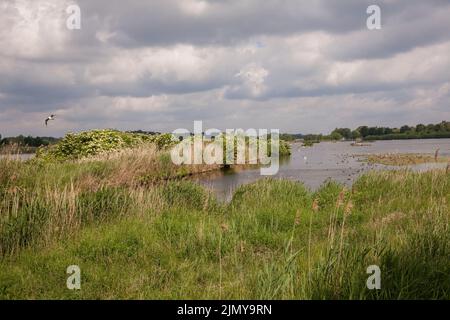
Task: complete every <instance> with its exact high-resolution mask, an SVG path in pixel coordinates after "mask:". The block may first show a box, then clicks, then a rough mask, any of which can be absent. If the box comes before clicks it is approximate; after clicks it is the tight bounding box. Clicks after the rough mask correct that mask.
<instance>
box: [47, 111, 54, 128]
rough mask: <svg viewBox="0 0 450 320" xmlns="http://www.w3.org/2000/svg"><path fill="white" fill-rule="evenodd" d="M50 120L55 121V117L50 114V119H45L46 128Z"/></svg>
mask: <svg viewBox="0 0 450 320" xmlns="http://www.w3.org/2000/svg"><path fill="white" fill-rule="evenodd" d="M50 120H55V115H54V114H52V115H51V116H50V117H48V118H47V119H45V126H47V124H48V122H49V121H50Z"/></svg>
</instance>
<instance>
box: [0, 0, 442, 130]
mask: <svg viewBox="0 0 450 320" xmlns="http://www.w3.org/2000/svg"><path fill="white" fill-rule="evenodd" d="M73 4H76V5H78V6H79V8H80V10H81V11H80V12H81V28H80V29H73V30H71V29H69V28H67V19H68V18H69V17H70V15H71V13H70V12H69V13H67V11H66V9H67V7H68V6H70V5H73ZM373 4H375V5H378V6H379V7H380V9H381V29H378V30H377V29H376V30H369V29H368V28H367V25H366V21H367V18H368V17H369V15H370V14H368V13H367V12H366V10H367V8H368V6H369V5H373ZM449 17H450V0H428V1H423V0H383V1H377V0H370V1H366V0H328V1H326V0H308V1H300V0H264V1H261V0H209V1H206V0H182V1H181V0H180V1H175V0H150V1H137V0H127V1H123V0H78V1H68V0H48V1H44V0H33V1H31V0H0V134H1V135H3V136H13V135H18V134H25V135H41V136H63V135H64V134H66V133H67V132H79V131H83V130H90V129H94V128H115V129H119V130H138V129H142V130H148V131H160V132H171V131H173V130H175V129H178V128H186V129H188V130H191V131H192V130H193V122H194V121H195V120H201V121H203V128H204V129H205V130H206V129H208V128H218V129H220V130H224V129H233V128H234V129H236V128H243V129H249V128H255V129H259V128H261V129H262V128H266V129H280V130H281V132H289V133H319V132H321V133H329V132H330V131H332V130H333V129H334V128H336V127H350V128H356V127H357V126H360V125H369V126H391V127H399V126H401V125H403V124H409V125H415V124H418V123H425V124H428V123H438V122H440V121H442V120H450V19H449ZM50 114H55V115H56V117H55V120H54V121H52V122H50V123H49V125H48V127H46V126H45V125H44V119H45V118H46V117H47V116H49V115H50Z"/></svg>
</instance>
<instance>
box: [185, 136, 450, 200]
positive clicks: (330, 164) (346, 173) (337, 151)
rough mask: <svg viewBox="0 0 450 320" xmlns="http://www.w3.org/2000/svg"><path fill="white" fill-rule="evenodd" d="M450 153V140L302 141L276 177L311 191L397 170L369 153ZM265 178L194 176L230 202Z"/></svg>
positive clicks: (255, 173)
mask: <svg viewBox="0 0 450 320" xmlns="http://www.w3.org/2000/svg"><path fill="white" fill-rule="evenodd" d="M438 148H439V149H440V151H439V155H440V156H450V139H423V140H390V141H375V142H371V143H370V145H369V146H358V147H357V146H351V143H350V142H348V141H346V142H321V143H318V144H314V145H313V146H312V147H302V145H301V143H293V144H291V151H292V155H291V157H288V158H285V159H281V160H280V169H279V171H278V174H276V175H275V176H273V177H274V178H283V179H290V180H295V181H301V182H303V183H304V184H305V186H306V187H308V188H309V189H311V190H315V189H317V188H318V187H320V186H321V185H322V184H323V183H324V182H325V181H326V180H327V179H332V180H335V181H337V182H340V183H343V184H345V185H348V186H350V185H351V184H352V183H353V181H354V180H355V179H356V178H357V177H358V176H360V175H361V174H363V173H364V172H366V171H368V170H380V169H398V168H399V167H393V166H384V165H379V164H373V165H371V164H368V163H366V162H363V161H362V160H363V159H364V156H362V155H366V154H384V153H429V154H433V155H434V153H435V151H436V149H438ZM446 165H447V164H446V163H427V164H419V165H413V166H407V167H408V168H410V169H412V170H416V171H424V170H429V169H431V168H445V167H446ZM261 178H264V176H261V175H260V170H259V169H247V170H233V169H228V170H222V171H219V172H212V173H206V174H202V175H199V176H196V177H194V178H193V180H194V181H197V182H198V183H200V184H202V185H203V186H206V187H207V188H208V189H211V190H212V191H213V192H214V193H215V194H216V195H217V196H218V198H220V199H222V200H225V201H228V200H230V199H231V197H232V195H233V192H234V190H235V189H236V188H237V187H239V186H240V185H242V184H247V183H251V182H254V181H256V180H258V179H261Z"/></svg>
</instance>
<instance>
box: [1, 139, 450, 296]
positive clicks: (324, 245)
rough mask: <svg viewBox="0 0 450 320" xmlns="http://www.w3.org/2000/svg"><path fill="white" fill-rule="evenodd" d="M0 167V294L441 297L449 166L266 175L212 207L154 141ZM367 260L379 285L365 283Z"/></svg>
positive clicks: (449, 284) (448, 290)
mask: <svg viewBox="0 0 450 320" xmlns="http://www.w3.org/2000/svg"><path fill="white" fill-rule="evenodd" d="M0 167H1V169H2V170H1V171H0V257H1V258H0V298H1V299H182V298H183V299H449V298H450V263H449V262H450V261H449V257H450V227H449V218H450V210H449V209H450V208H449V204H450V173H448V172H446V170H434V171H429V172H426V173H413V172H410V171H405V170H399V171H390V172H371V173H368V174H366V175H364V176H362V177H360V178H359V179H358V180H357V181H356V183H355V184H354V185H353V187H352V189H346V188H345V187H343V186H341V185H338V184H336V183H333V182H329V183H326V184H325V185H323V186H322V188H320V189H319V190H317V191H316V192H310V191H308V190H307V189H306V188H305V187H304V186H303V185H302V184H300V183H296V182H291V181H285V180H273V179H264V180H260V181H258V182H256V183H254V184H250V185H246V186H242V187H240V188H239V189H238V190H237V191H236V192H235V193H234V196H233V199H232V201H231V202H230V203H222V202H219V201H217V200H216V199H215V197H214V196H213V195H211V194H210V193H209V192H208V191H207V190H205V189H203V188H202V187H200V186H198V185H196V184H194V183H192V182H190V181H186V180H180V177H184V176H186V175H188V174H191V173H195V170H198V171H201V170H204V168H197V169H192V168H188V167H173V166H172V164H171V163H170V159H169V158H168V154H167V152H165V151H162V150H159V149H158V148H156V147H155V148H153V147H151V145H145V146H141V147H139V148H135V149H132V150H131V151H123V152H117V153H113V154H108V155H107V156H98V157H91V158H87V159H84V160H76V161H70V162H33V161H29V162H25V163H24V162H18V161H12V160H8V159H1V160H0ZM213 169H214V168H213ZM175 178H177V179H175ZM69 265H78V266H79V267H80V269H81V279H82V280H81V290H69V289H67V287H66V279H67V277H68V275H67V274H66V269H67V267H68V266H69ZM370 265H378V266H379V267H380V269H381V290H368V289H367V287H366V280H367V278H368V276H369V275H368V274H367V273H366V269H367V267H368V266H370Z"/></svg>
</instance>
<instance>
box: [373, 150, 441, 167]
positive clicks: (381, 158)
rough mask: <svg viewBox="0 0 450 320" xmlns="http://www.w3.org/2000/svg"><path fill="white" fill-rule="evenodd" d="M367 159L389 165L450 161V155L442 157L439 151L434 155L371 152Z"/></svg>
mask: <svg viewBox="0 0 450 320" xmlns="http://www.w3.org/2000/svg"><path fill="white" fill-rule="evenodd" d="M367 161H368V162H369V163H378V164H384V165H389V166H405V165H415V164H421V163H433V162H436V163H437V162H441V163H442V162H444V163H445V162H447V163H450V157H440V156H438V153H436V154H434V155H431V154H415V153H397V154H371V155H368V156H367Z"/></svg>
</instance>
